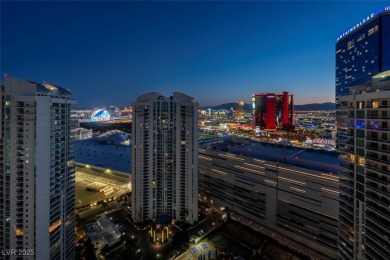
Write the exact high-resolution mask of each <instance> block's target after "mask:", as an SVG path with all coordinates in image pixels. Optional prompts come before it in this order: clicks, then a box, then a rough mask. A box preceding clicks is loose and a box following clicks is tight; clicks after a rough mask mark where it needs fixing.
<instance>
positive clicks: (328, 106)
mask: <svg viewBox="0 0 390 260" xmlns="http://www.w3.org/2000/svg"><path fill="white" fill-rule="evenodd" d="M208 108H211V109H212V110H220V109H226V110H229V109H231V108H233V109H234V110H235V109H236V108H237V103H225V104H221V105H216V106H203V107H200V109H208ZM244 110H252V105H251V104H248V103H245V104H244ZM294 110H298V111H310V110H336V104H335V103H332V102H325V103H311V104H305V105H295V106H294Z"/></svg>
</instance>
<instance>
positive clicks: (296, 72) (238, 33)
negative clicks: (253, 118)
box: [0, 1, 388, 107]
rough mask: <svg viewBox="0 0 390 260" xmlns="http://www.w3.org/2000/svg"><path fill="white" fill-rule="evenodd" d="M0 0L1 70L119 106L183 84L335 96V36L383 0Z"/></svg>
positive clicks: (200, 90) (243, 96)
mask: <svg viewBox="0 0 390 260" xmlns="http://www.w3.org/2000/svg"><path fill="white" fill-rule="evenodd" d="M0 4H1V23H2V30H1V53H2V57H1V69H0V73H1V75H3V76H5V75H8V76H11V77H18V78H21V79H25V80H30V81H36V82H50V83H51V84H54V85H58V86H60V87H63V88H65V89H70V91H71V93H72V98H75V99H76V100H77V104H76V107H107V106H109V105H116V106H120V107H124V106H127V107H128V106H130V105H131V103H132V102H134V101H135V100H136V99H137V97H139V96H140V95H142V94H144V93H147V92H151V91H158V92H160V93H162V94H164V95H171V93H172V92H174V91H177V92H183V93H185V94H187V95H189V96H191V97H193V98H195V100H196V101H197V102H198V103H199V105H200V106H201V107H205V106H214V105H219V104H224V103H230V102H237V101H244V102H246V103H251V97H252V93H261V92H265V93H267V92H269V93H281V92H283V91H288V92H289V93H292V94H294V97H295V99H294V103H295V104H296V105H301V104H308V103H324V102H334V101H335V45H336V42H337V38H338V37H339V36H340V35H342V34H343V33H344V32H346V31H348V30H349V29H350V28H353V26H355V25H356V24H358V23H359V22H361V21H363V19H365V18H366V17H368V16H369V15H371V13H373V12H375V11H376V10H378V9H380V8H384V7H385V8H386V7H388V1H375V2H373V1H254V2H241V1H238V2H234V1H232V2H230V1H228V2H218V1H217V2H191V1H189V2H187V1H184V2H159V1H157V2H127V1H123V2H122V1H116V2H103V1H97V2H89V1H82V2H61V1H55V2H48V1H43V2H33V1H31V2H19V1H2V2H1V3H0ZM233 18H234V19H233ZM330 18H331V19H332V22H330V21H329V19H330ZM334 21H337V22H334Z"/></svg>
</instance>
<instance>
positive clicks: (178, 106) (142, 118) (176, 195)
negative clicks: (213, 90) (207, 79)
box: [131, 92, 198, 224]
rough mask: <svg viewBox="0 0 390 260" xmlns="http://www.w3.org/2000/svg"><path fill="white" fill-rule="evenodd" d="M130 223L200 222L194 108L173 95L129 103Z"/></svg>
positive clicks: (149, 95) (144, 97) (154, 95)
mask: <svg viewBox="0 0 390 260" xmlns="http://www.w3.org/2000/svg"><path fill="white" fill-rule="evenodd" d="M132 107H133V127H132V128H133V129H132V132H133V138H132V142H133V148H132V149H133V150H132V173H131V181H132V218H133V220H134V221H135V222H143V221H146V220H148V219H150V220H156V219H158V218H159V217H164V218H165V219H171V218H172V219H175V220H180V221H184V222H188V223H191V224H192V223H194V222H195V221H197V220H198V104H197V103H196V102H195V101H194V99H193V98H191V97H189V96H187V95H185V94H181V93H177V92H174V93H173V95H172V96H171V97H164V96H163V95H161V94H159V93H156V92H152V93H147V94H145V95H142V96H140V97H139V98H138V99H137V101H136V102H134V103H133V105H132Z"/></svg>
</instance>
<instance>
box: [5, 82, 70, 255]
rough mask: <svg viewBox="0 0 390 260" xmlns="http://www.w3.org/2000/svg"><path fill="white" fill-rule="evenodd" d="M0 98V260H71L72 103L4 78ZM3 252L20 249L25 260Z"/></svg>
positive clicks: (54, 90) (57, 93)
mask: <svg viewBox="0 0 390 260" xmlns="http://www.w3.org/2000/svg"><path fill="white" fill-rule="evenodd" d="M0 98H1V99H0V111H1V113H0V117H1V120H0V248H2V249H3V251H2V257H4V259H32V258H31V256H28V255H34V257H35V259H73V258H74V256H75V233H74V228H75V226H74V224H75V221H74V220H75V218H74V214H75V190H74V167H73V141H72V138H71V134H70V131H71V129H70V107H71V105H73V104H74V103H75V100H73V99H71V97H70V92H69V91H68V90H66V89H63V88H60V87H57V86H54V85H51V84H46V83H42V84H40V83H35V82H28V81H24V80H20V79H17V78H10V77H6V78H5V81H4V84H2V85H1V86H0ZM4 249H15V250H18V249H20V250H22V251H16V252H24V254H25V255H26V256H25V257H27V258H23V257H21V256H18V255H17V254H12V253H10V252H9V251H8V253H7V252H6V251H4ZM4 253H5V254H4ZM28 257H30V258H28Z"/></svg>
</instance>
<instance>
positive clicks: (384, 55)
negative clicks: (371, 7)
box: [336, 6, 390, 96]
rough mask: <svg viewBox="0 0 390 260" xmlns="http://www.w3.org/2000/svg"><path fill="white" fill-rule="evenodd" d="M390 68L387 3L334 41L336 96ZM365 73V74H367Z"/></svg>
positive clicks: (389, 20) (389, 26)
mask: <svg viewBox="0 0 390 260" xmlns="http://www.w3.org/2000/svg"><path fill="white" fill-rule="evenodd" d="M389 69H390V6H388V7H384V8H382V9H380V10H378V11H377V12H375V13H372V14H370V15H369V16H367V17H366V18H364V19H363V20H362V21H361V22H360V23H358V24H356V25H355V26H354V27H352V28H351V29H350V30H348V31H347V32H346V33H344V34H342V35H341V36H340V37H339V38H338V40H337V44H336V96H339V95H345V94H348V93H349V92H348V86H349V85H350V84H351V83H353V84H354V85H356V83H358V81H359V80H363V81H367V79H369V78H370V77H371V76H373V75H375V74H377V73H380V72H383V71H386V70H389ZM367 77H368V78H367Z"/></svg>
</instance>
